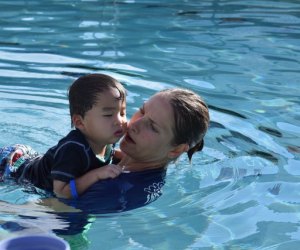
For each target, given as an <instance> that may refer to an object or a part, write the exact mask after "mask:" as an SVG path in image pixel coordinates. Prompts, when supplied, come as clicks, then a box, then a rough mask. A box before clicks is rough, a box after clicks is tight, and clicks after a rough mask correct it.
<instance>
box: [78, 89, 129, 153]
mask: <svg viewBox="0 0 300 250" xmlns="http://www.w3.org/2000/svg"><path fill="white" fill-rule="evenodd" d="M80 120H81V124H80V126H76V127H77V128H79V129H80V130H81V131H82V132H83V133H84V134H85V136H86V138H87V140H88V142H89V143H90V144H91V146H92V147H93V145H94V146H96V147H103V146H105V145H107V144H113V143H116V142H117V141H118V140H119V139H120V138H121V137H122V136H123V135H124V133H125V131H126V126H127V119H126V103H125V101H122V100H120V93H119V91H118V90H117V89H115V88H111V89H109V90H107V91H105V92H103V93H101V94H99V96H98V98H97V102H96V103H95V104H94V106H93V107H92V109H90V110H89V111H87V112H86V113H85V115H84V117H80ZM75 124H76V123H75Z"/></svg>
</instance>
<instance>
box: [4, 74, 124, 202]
mask: <svg viewBox="0 0 300 250" xmlns="http://www.w3.org/2000/svg"><path fill="white" fill-rule="evenodd" d="M125 92H126V91H125V89H124V87H123V86H122V84H121V83H119V82H118V81H117V80H115V79H114V78H112V77H110V76H108V75H104V74H89V75H85V76H82V77H80V78H78V79H77V80H76V81H75V82H74V83H73V84H72V85H71V86H70V88H69V95H68V96H69V106H70V116H71V122H72V127H75V129H74V130H71V131H70V132H69V134H68V135H67V136H65V137H64V138H62V139H61V140H60V141H59V142H58V144H57V145H56V146H54V147H52V148H50V149H49V150H48V151H47V152H46V153H45V154H44V155H43V156H40V155H39V154H38V153H36V152H35V151H34V150H32V149H31V148H30V147H29V146H25V145H20V144H17V145H14V146H10V147H4V148H0V169H2V172H4V171H5V173H4V175H10V176H11V177H14V178H16V179H17V180H18V182H21V183H22V182H24V181H25V182H28V181H29V182H30V183H32V184H33V185H34V186H36V187H38V188H41V189H44V190H46V191H53V192H54V193H55V194H56V196H57V197H62V198H71V197H73V198H76V197H77V196H78V195H80V194H82V193H83V192H84V191H85V190H86V189H87V188H88V187H90V186H91V185H92V184H94V183H95V182H97V181H98V180H101V179H107V178H115V177H116V176H118V175H119V174H120V173H121V172H122V169H121V168H120V167H119V166H117V165H114V164H110V163H112V157H113V155H114V153H115V152H114V144H115V143H116V142H117V141H118V140H119V139H120V138H121V137H122V136H123V135H124V133H125V130H126V126H127V121H126V93H125ZM108 164H110V165H108Z"/></svg>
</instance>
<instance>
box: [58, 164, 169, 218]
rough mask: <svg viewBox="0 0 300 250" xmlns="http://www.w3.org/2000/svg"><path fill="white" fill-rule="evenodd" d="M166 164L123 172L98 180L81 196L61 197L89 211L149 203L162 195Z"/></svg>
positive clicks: (107, 211) (124, 207) (125, 208)
mask: <svg viewBox="0 0 300 250" xmlns="http://www.w3.org/2000/svg"><path fill="white" fill-rule="evenodd" d="M165 176H166V168H160V169H154V170H146V171H141V172H131V173H122V174H121V175H119V176H118V177H117V178H114V179H107V180H102V181H98V182H97V183H95V184H94V185H92V186H91V187H90V188H89V189H88V190H87V191H86V192H85V193H84V194H83V195H81V196H80V197H79V198H77V199H72V200H67V199H61V201H63V202H64V203H66V204H68V205H71V206H72V207H75V208H78V209H80V210H82V211H85V212H88V213H115V212H122V211H126V210H131V209H134V208H138V207H141V206H145V205H147V204H149V203H151V202H153V201H155V200H156V199H157V198H158V197H160V196H161V195H162V187H163V185H164V184H165Z"/></svg>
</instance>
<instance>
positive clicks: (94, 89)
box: [68, 74, 126, 126]
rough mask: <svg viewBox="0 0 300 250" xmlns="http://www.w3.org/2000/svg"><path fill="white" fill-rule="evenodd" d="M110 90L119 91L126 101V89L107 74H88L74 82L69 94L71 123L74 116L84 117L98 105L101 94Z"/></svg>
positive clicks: (122, 98) (121, 97)
mask: <svg viewBox="0 0 300 250" xmlns="http://www.w3.org/2000/svg"><path fill="white" fill-rule="evenodd" d="M110 88H116V89H118V91H119V93H120V99H121V100H122V102H123V101H125V100H126V90H125V88H124V87H123V85H122V84H121V83H120V82H118V81H117V80H116V79H114V78H113V77H111V76H108V75H105V74H88V75H84V76H81V77H79V78H78V79H77V80H76V81H74V82H73V84H72V85H71V86H70V88H69V93H68V97H69V108H70V115H71V122H72V116H73V115H74V114H78V115H81V116H82V117H84V115H85V113H86V112H87V111H89V110H90V109H91V108H92V107H93V105H94V104H95V103H96V101H97V98H98V97H99V94H101V93H103V92H104V91H107V90H109V89H110ZM72 126H73V123H72Z"/></svg>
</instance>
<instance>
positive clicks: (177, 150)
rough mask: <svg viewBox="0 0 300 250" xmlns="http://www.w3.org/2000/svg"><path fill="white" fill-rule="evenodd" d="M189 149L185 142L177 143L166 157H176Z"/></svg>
mask: <svg viewBox="0 0 300 250" xmlns="http://www.w3.org/2000/svg"><path fill="white" fill-rule="evenodd" d="M188 150H189V145H188V144H186V143H182V144H179V145H177V146H175V147H174V148H173V149H172V150H171V151H170V152H169V154H168V157H169V158H171V159H176V158H177V157H178V156H180V155H181V154H182V153H183V152H187V151H188Z"/></svg>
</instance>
